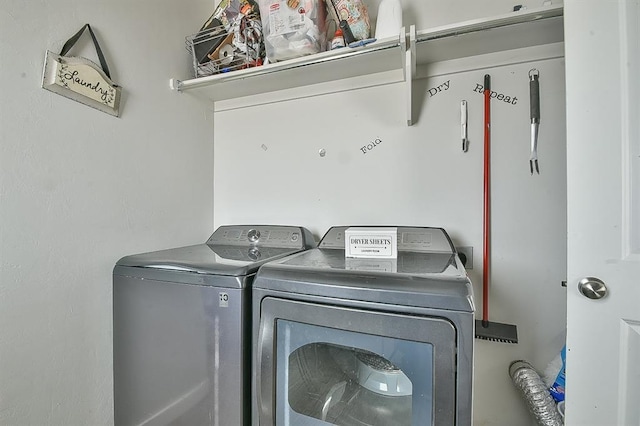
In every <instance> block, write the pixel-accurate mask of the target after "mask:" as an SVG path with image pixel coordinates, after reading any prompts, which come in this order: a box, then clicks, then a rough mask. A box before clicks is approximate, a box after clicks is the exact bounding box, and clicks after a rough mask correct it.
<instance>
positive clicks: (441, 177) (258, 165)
mask: <svg viewBox="0 0 640 426" xmlns="http://www.w3.org/2000/svg"><path fill="white" fill-rule="evenodd" d="M557 47H558V46H554V47H553V48H550V49H548V50H549V53H548V55H547V56H548V57H549V58H553V57H556V59H545V60H541V59H536V60H529V61H524V62H523V60H522V57H526V56H527V54H529V55H530V56H537V57H538V58H540V57H544V55H540V50H538V49H527V50H526V51H519V52H508V53H506V54H504V55H493V56H492V57H491V58H484V57H483V58H472V59H470V60H468V61H466V64H463V65H461V64H460V63H458V64H457V66H458V67H459V68H462V70H459V71H457V72H452V73H449V74H444V75H439V76H438V77H433V78H427V79H423V80H418V81H416V82H415V87H414V90H413V94H414V97H415V98H417V100H416V104H417V106H419V108H417V111H416V114H417V115H418V116H417V117H416V118H417V124H416V125H414V126H412V127H407V126H406V124H405V110H404V105H405V98H404V87H403V86H402V85H401V84H391V85H386V86H379V87H373V88H368V89H362V90H353V91H346V92H341V93H333V94H328V95H322V96H315V97H312V98H306V99H297V100H291V101H284V102H275V103H270V104H266V105H260V106H253V107H246V108H241V109H236V110H227V111H220V112H216V113H215V117H214V120H215V130H214V133H215V135H214V139H215V141H214V145H215V146H214V154H215V155H214V158H215V192H214V219H215V224H216V226H217V225H220V224H225V223H281V224H287V223H288V224H295V225H302V226H306V227H308V228H310V229H311V230H312V231H313V232H314V233H315V234H316V235H317V236H322V234H323V233H324V232H325V231H326V230H327V229H328V228H329V227H330V226H332V225H369V224H370V225H378V224H381V225H417V226H441V227H444V228H445V229H447V230H448V231H449V233H450V234H451V236H452V238H453V239H454V242H455V243H456V244H457V245H463V246H473V248H474V267H473V269H472V270H470V271H469V273H470V276H471V279H472V281H473V282H474V289H475V292H476V303H477V305H478V314H481V282H482V280H481V276H482V275H481V270H482V258H481V255H482V185H483V179H482V153H483V150H482V141H483V132H482V129H483V124H482V117H483V112H482V111H483V106H482V105H483V97H482V95H481V94H480V93H478V92H475V91H474V89H475V88H476V84H478V83H479V84H483V76H484V74H485V73H489V74H491V76H492V88H493V89H494V90H495V91H497V92H499V93H504V94H506V95H508V96H510V97H511V98H517V99H518V100H517V101H516V103H515V105H514V104H507V103H505V102H501V101H498V100H493V101H492V162H493V163H492V179H493V183H492V191H493V194H492V195H493V199H492V209H493V216H492V225H493V241H492V268H493V269H492V285H491V292H492V294H491V296H492V297H491V306H490V311H491V317H490V319H491V320H492V321H496V322H503V323H508V324H515V325H517V327H518V333H519V339H520V341H519V343H518V344H517V345H511V344H505V343H495V342H487V341H483V340H478V339H476V341H475V342H476V363H475V396H474V409H475V412H474V424H476V425H504V426H507V425H521V424H527V423H529V422H530V417H529V414H528V413H527V409H526V405H525V404H524V402H523V400H522V398H521V397H520V395H519V394H518V393H517V390H516V389H515V387H514V386H513V385H512V383H511V380H510V378H509V375H508V367H509V364H510V363H511V362H512V361H514V360H518V359H525V360H528V361H530V362H531V363H532V364H533V365H534V366H536V367H538V368H539V369H540V370H544V368H545V366H546V365H547V363H548V362H549V361H551V359H552V358H553V357H554V356H555V355H556V354H557V353H558V352H559V350H560V349H561V347H562V343H563V342H562V338H563V337H562V333H563V331H564V328H565V315H566V309H565V304H566V294H565V289H564V288H562V287H561V281H562V280H564V279H565V274H566V253H565V251H566V220H565V216H566V178H565V173H566V165H565V160H566V155H565V137H564V135H565V116H564V102H565V101H564V99H565V92H564V61H563V59H561V58H560V59H558V58H557V56H558V54H557V49H556V48H557ZM541 50H545V49H541ZM561 52H562V50H561V49H560V54H561ZM509 58H517V59H513V60H512V62H513V63H512V64H511V65H507V66H501V67H488V68H478V67H479V65H478V64H486V63H492V62H493V61H498V59H499V60H500V61H502V60H505V61H507V62H508V61H509ZM534 67H535V68H537V69H538V70H539V71H540V89H541V114H542V124H541V127H540V146H539V157H540V170H541V174H540V175H539V176H538V175H535V176H531V175H530V172H529V161H528V160H529V141H530V139H529V135H530V120H529V77H528V72H529V70H530V69H531V68H534ZM433 68H438V69H447V68H451V67H447V66H445V64H442V66H439V67H433ZM465 69H466V70H465ZM445 82H448V85H449V89H447V90H444V91H441V92H440V93H438V94H437V95H435V96H430V95H429V89H431V88H434V87H437V86H438V85H441V84H444V83H445ZM462 99H466V100H467V101H468V103H469V137H470V140H471V145H470V147H469V152H467V153H463V152H461V140H460V125H459V123H460V118H459V117H460V115H459V114H460V101H461V100H462ZM418 111H419V112H418ZM376 138H378V139H380V140H381V143H379V144H378V145H377V146H376V147H375V148H373V149H372V150H371V151H368V152H367V153H366V154H364V153H363V152H362V151H361V147H363V146H365V145H367V144H369V143H371V142H372V141H373V140H375V139H376ZM321 149H324V150H325V151H326V155H325V156H324V157H322V156H320V155H319V151H320V150H321Z"/></svg>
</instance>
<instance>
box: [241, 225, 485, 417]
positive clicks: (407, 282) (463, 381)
mask: <svg viewBox="0 0 640 426" xmlns="http://www.w3.org/2000/svg"><path fill="white" fill-rule="evenodd" d="M396 229H397V258H396V259H354V258H345V231H346V230H347V227H334V228H331V229H330V230H329V231H328V232H327V233H326V235H325V236H324V237H323V238H322V240H321V241H320V243H319V245H318V247H317V248H315V249H312V250H308V251H305V252H302V253H299V254H295V255H292V256H288V257H286V258H283V259H280V260H276V261H273V262H269V263H267V264H265V265H264V266H262V267H261V269H260V271H259V272H258V274H257V276H256V279H255V281H254V285H253V340H254V344H253V351H254V354H253V356H254V360H253V361H254V362H253V367H252V368H253V376H254V379H253V383H252V385H253V392H254V395H253V396H254V406H253V416H254V419H253V424H254V425H260V426H270V425H278V426H287V425H306V426H312V425H327V424H335V425H345V426H347V425H348V426H351V425H354V426H355V425H358V426H363V425H368V426H391V425H410V426H417V425H465V426H466V425H471V423H472V368H473V341H474V321H473V314H474V303H473V290H472V285H471V282H470V280H469V278H468V277H467V274H466V271H465V269H464V267H463V265H462V263H461V261H460V259H459V257H458V255H457V253H456V250H455V248H454V246H453V244H452V243H451V240H450V239H449V237H448V235H447V233H446V232H445V231H444V230H443V229H440V228H425V227H397V228H396Z"/></svg>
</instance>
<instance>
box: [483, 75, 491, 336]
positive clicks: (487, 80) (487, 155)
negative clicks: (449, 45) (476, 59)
mask: <svg viewBox="0 0 640 426" xmlns="http://www.w3.org/2000/svg"><path fill="white" fill-rule="evenodd" d="M490 101H491V76H490V75H489V74H486V75H485V76H484V200H483V201H484V211H483V217H484V223H483V225H482V325H483V326H485V327H488V326H489V257H490V256H489V235H490V225H491V215H490V214H491V211H490V207H491V197H490V189H491V167H490V165H491V164H490V162H491V151H490V141H491V102H490Z"/></svg>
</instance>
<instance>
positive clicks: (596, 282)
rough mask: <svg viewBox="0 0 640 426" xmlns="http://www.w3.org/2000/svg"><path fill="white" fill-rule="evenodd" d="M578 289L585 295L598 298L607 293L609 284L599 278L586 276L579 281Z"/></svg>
mask: <svg viewBox="0 0 640 426" xmlns="http://www.w3.org/2000/svg"><path fill="white" fill-rule="evenodd" d="M578 291H580V294H582V295H583V296H584V297H588V298H589V299H595V300H597V299H602V298H603V297H605V296H606V295H607V286H606V285H605V283H604V282H603V281H602V280H600V279H598V278H594V277H586V278H583V279H581V280H580V282H579V283H578Z"/></svg>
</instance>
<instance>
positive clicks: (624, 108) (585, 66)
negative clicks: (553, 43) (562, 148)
mask: <svg viewBox="0 0 640 426" xmlns="http://www.w3.org/2000/svg"><path fill="white" fill-rule="evenodd" d="M639 1H640V0H607V1H603V0H565V2H564V4H565V56H566V85H567V168H568V178H567V184H568V188H567V197H568V206H567V207H568V218H567V220H568V276H567V283H568V289H567V290H568V296H567V297H568V307H567V317H568V318H567V390H566V392H567V393H566V421H567V423H566V424H567V425H580V426H582V425H598V426H600V425H636V426H638V425H640V100H639V98H640V6H639ZM587 277H593V278H596V279H597V280H601V281H602V282H603V283H604V284H605V285H606V288H607V291H606V295H605V296H604V297H603V298H601V299H590V298H588V297H586V296H585V295H582V294H581V293H580V292H579V290H578V284H579V282H580V281H581V280H582V279H583V278H587ZM597 280H590V282H588V283H587V284H589V285H590V286H591V287H592V289H593V290H595V292H590V291H589V290H588V289H586V290H585V294H587V295H592V296H597V295H598V294H604V291H599V289H598V284H599V283H598V281H597Z"/></svg>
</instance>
